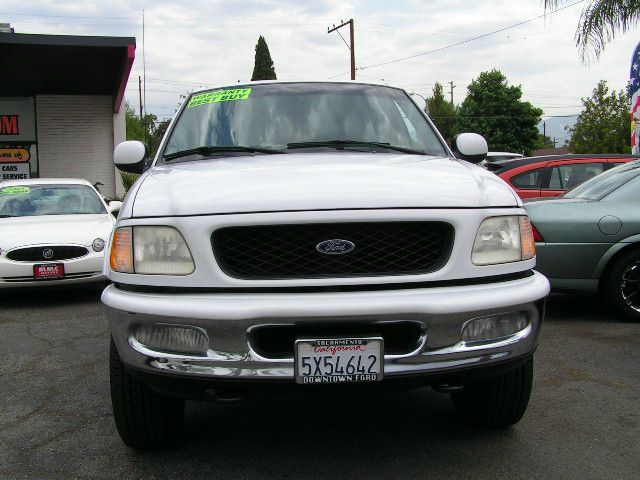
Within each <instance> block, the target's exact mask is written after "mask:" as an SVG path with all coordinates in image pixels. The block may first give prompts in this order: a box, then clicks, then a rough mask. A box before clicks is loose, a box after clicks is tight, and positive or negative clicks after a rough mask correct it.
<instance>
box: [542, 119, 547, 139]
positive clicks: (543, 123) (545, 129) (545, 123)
mask: <svg viewBox="0 0 640 480" xmlns="http://www.w3.org/2000/svg"><path fill="white" fill-rule="evenodd" d="M542 136H543V137H546V136H547V122H542Z"/></svg>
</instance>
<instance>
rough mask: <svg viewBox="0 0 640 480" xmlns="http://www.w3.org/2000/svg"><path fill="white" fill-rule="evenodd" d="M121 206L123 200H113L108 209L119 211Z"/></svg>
mask: <svg viewBox="0 0 640 480" xmlns="http://www.w3.org/2000/svg"><path fill="white" fill-rule="evenodd" d="M121 208H122V202H121V201H119V200H111V201H110V202H109V204H108V205H107V210H108V211H109V213H116V212H119V211H120V209H121Z"/></svg>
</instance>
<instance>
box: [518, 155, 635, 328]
mask: <svg viewBox="0 0 640 480" xmlns="http://www.w3.org/2000/svg"><path fill="white" fill-rule="evenodd" d="M639 204H640V161H634V162H631V163H627V164H626V165H623V166H620V167H617V168H613V169H611V170H608V171H606V172H605V173H603V174H601V175H598V176H597V177H595V178H592V179H591V180H588V181H586V182H585V183H583V184H581V185H580V186H578V187H576V188H575V189H573V190H571V191H570V192H568V193H567V194H566V195H564V197H562V198H559V199H552V200H546V201H544V202H532V203H526V204H525V206H526V208H527V211H528V212H529V215H530V217H531V222H532V224H533V226H534V230H533V232H534V235H535V237H536V248H537V252H538V269H539V270H540V271H541V272H543V273H544V274H545V275H547V276H548V277H549V280H550V281H551V286H552V288H553V290H556V291H568V292H583V293H591V294H595V293H597V292H601V293H602V294H603V295H604V297H605V298H606V305H610V306H611V307H612V308H614V309H616V310H617V311H618V312H619V313H621V314H623V315H626V316H627V317H629V318H631V319H634V320H636V321H639V320H640V210H639V209H638V205H639Z"/></svg>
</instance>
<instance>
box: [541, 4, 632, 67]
mask: <svg viewBox="0 0 640 480" xmlns="http://www.w3.org/2000/svg"><path fill="white" fill-rule="evenodd" d="M563 3H567V1H566V0H544V8H545V10H551V9H555V8H557V7H558V6H559V5H561V4H563ZM638 20H640V0H590V1H589V2H587V4H586V7H584V9H583V10H582V15H581V16H580V21H579V22H578V28H577V29H576V33H575V36H574V37H575V41H576V46H577V47H578V49H579V51H580V56H581V57H582V60H583V61H586V60H588V59H589V57H590V56H592V55H593V56H594V57H595V58H596V59H597V58H598V57H599V56H600V54H601V53H602V51H603V50H604V48H605V46H606V45H607V43H609V42H610V41H611V40H613V39H614V38H615V36H616V34H618V33H624V32H627V31H628V30H630V29H631V28H632V27H634V26H636V25H637V24H638Z"/></svg>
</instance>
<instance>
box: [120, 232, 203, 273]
mask: <svg viewBox="0 0 640 480" xmlns="http://www.w3.org/2000/svg"><path fill="white" fill-rule="evenodd" d="M109 260H110V264H111V269H112V270H114V271H116V272H122V273H139V274H143V275H189V274H190V273H193V271H194V270H195V264H194V263H193V257H192V256H191V252H190V251H189V247H188V246H187V243H186V242H185V241H184V238H183V237H182V235H181V234H180V232H179V231H178V230H177V229H175V228H173V227H165V226H136V227H120V228H118V229H116V231H115V232H114V234H113V241H112V243H111V254H110V259H109Z"/></svg>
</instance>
